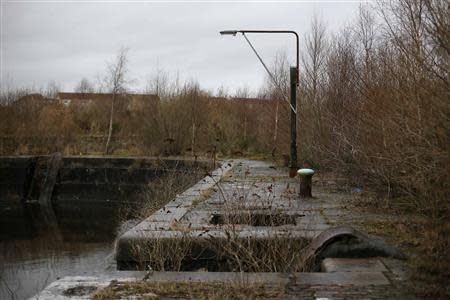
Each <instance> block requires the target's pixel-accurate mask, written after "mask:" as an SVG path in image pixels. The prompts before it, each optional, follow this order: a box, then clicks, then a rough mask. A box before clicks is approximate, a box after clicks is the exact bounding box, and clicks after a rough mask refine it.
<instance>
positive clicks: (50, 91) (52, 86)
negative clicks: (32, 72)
mask: <svg viewBox="0 0 450 300" xmlns="http://www.w3.org/2000/svg"><path fill="white" fill-rule="evenodd" d="M60 90H61V85H60V84H59V83H57V82H56V81H54V80H52V81H49V83H48V84H47V89H46V90H45V92H44V94H45V96H47V97H48V98H56V96H57V95H58V92H59V91H60Z"/></svg>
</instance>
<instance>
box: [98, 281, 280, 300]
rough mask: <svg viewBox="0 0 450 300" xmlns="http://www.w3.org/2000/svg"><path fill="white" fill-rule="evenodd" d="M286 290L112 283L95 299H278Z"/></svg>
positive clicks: (274, 287) (221, 284)
mask: <svg viewBox="0 0 450 300" xmlns="http://www.w3.org/2000/svg"><path fill="white" fill-rule="evenodd" d="M283 294H284V290H283V288H282V287H279V286H267V285H261V284H239V283H232V284H225V283H197V282H189V283H187V282H186V283H151V282H145V281H144V282H133V283H121V282H113V283H111V284H110V286H108V287H106V288H104V289H101V290H100V291H98V292H97V293H96V294H95V295H94V297H93V299H95V300H102V299H119V298H127V297H130V296H133V297H136V298H135V299H167V298H170V299H211V300H212V299H217V300H219V299H230V300H231V299H275V298H277V299H279V298H282V297H283Z"/></svg>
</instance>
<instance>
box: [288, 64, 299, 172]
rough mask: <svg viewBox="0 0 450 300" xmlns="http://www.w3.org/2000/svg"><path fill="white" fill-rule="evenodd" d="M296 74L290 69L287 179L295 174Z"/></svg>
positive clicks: (294, 69)
mask: <svg viewBox="0 0 450 300" xmlns="http://www.w3.org/2000/svg"><path fill="white" fill-rule="evenodd" d="M297 72H298V69H297V67H291V70H290V77H291V106H292V109H291V160H290V162H289V177H291V178H294V177H295V175H296V173H297V82H298V73H297Z"/></svg>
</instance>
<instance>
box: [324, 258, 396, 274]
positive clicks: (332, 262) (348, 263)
mask: <svg viewBox="0 0 450 300" xmlns="http://www.w3.org/2000/svg"><path fill="white" fill-rule="evenodd" d="M321 271H322V272H387V269H386V267H385V266H384V264H383V263H382V262H381V261H380V260H379V259H378V258H326V259H324V260H323V261H322V264H321Z"/></svg>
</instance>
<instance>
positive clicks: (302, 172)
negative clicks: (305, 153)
mask: <svg viewBox="0 0 450 300" xmlns="http://www.w3.org/2000/svg"><path fill="white" fill-rule="evenodd" d="M297 174H298V175H299V176H307V175H314V170H313V169H300V170H298V171H297Z"/></svg>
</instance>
